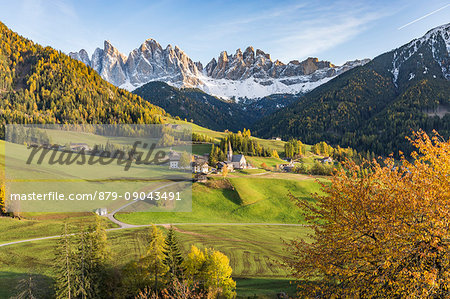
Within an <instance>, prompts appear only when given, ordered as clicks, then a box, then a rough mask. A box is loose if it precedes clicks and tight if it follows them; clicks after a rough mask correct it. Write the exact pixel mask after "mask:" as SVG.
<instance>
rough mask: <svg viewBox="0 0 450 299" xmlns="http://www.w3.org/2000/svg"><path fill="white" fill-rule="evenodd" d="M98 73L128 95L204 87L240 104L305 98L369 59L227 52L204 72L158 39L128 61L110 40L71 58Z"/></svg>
mask: <svg viewBox="0 0 450 299" xmlns="http://www.w3.org/2000/svg"><path fill="white" fill-rule="evenodd" d="M69 56H71V57H72V58H74V59H77V60H79V61H81V62H83V63H85V64H86V65H88V66H90V67H92V68H93V69H94V70H95V71H97V72H98V73H99V74H100V76H102V78H103V79H105V80H107V81H108V82H110V83H112V84H114V85H116V86H118V87H121V88H125V89H128V90H134V89H136V88H137V87H140V86H142V85H144V84H146V83H148V82H152V81H162V82H165V83H168V84H169V85H172V86H175V87H190V88H199V89H201V90H203V91H204V92H206V93H208V94H211V95H214V96H218V97H222V98H227V99H231V98H235V99H244V98H247V99H255V98H262V97H265V96H268V95H271V94H283V93H287V94H298V93H304V92H307V91H309V90H312V89H314V88H315V87H317V86H319V85H321V84H323V83H325V82H327V81H328V80H330V79H331V78H333V77H335V76H337V75H339V74H341V73H343V72H345V71H347V70H349V69H351V68H353V67H355V66H359V65H363V64H365V63H367V62H368V61H369V60H368V59H364V60H355V61H351V62H347V63H345V64H344V65H342V66H335V65H333V64H332V63H330V62H328V61H319V60H318V59H317V58H308V59H306V60H304V61H301V62H300V61H297V60H293V61H291V62H289V63H287V64H284V63H282V62H280V61H279V60H276V61H272V60H271V58H270V55H269V54H266V53H265V52H263V51H262V50H259V49H257V50H256V51H255V50H254V48H253V47H248V48H247V49H246V50H245V51H244V52H242V51H241V50H240V49H238V50H237V51H236V53H235V54H234V55H228V53H227V52H226V51H223V52H222V53H221V54H220V55H219V57H218V58H217V60H216V59H215V58H213V59H212V60H211V61H210V62H209V63H208V64H207V65H206V66H205V67H203V65H202V64H201V63H200V62H194V61H192V59H191V58H190V57H189V56H188V55H187V54H186V53H185V52H183V51H182V50H181V49H180V48H179V47H177V46H175V47H172V46H171V45H168V46H167V47H166V48H163V47H161V45H160V44H159V43H158V42H157V41H155V40H154V39H148V40H146V41H145V42H144V43H143V44H142V45H141V46H140V47H139V48H136V49H134V50H133V51H131V53H130V54H129V55H128V56H125V55H123V54H122V53H120V52H119V51H118V50H117V49H116V48H115V47H114V46H113V45H112V44H111V43H110V42H109V41H105V42H104V47H103V49H100V48H97V49H96V50H95V51H94V53H93V54H92V57H91V58H89V55H88V54H87V52H86V51H85V50H84V49H82V50H80V51H79V52H71V53H69Z"/></svg>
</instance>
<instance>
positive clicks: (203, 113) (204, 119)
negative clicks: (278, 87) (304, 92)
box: [133, 81, 299, 132]
mask: <svg viewBox="0 0 450 299" xmlns="http://www.w3.org/2000/svg"><path fill="white" fill-rule="evenodd" d="M133 93H135V94H137V95H139V96H141V97H142V98H143V99H145V100H148V101H149V102H150V103H152V104H154V105H157V106H159V107H162V108H163V109H165V110H166V111H167V112H168V113H170V114H172V115H176V116H179V117H180V118H181V119H185V118H186V119H187V120H188V121H190V120H192V121H193V122H194V123H196V124H198V125H200V126H204V127H207V128H209V129H212V130H217V131H224V130H226V129H228V130H231V131H234V132H236V131H239V130H243V129H244V128H248V127H250V126H251V125H253V124H254V123H255V122H256V121H257V120H259V119H261V118H262V117H264V116H266V115H269V114H271V113H273V112H275V111H276V110H277V109H278V108H279V107H283V106H286V105H288V104H290V103H292V102H294V101H295V100H296V99H297V98H298V97H299V95H291V94H280V95H271V96H267V97H264V98H262V99H258V100H248V101H241V102H238V103H236V102H233V101H225V100H222V99H219V98H216V97H214V96H211V95H209V94H207V93H205V92H203V91H201V90H200V89H194V88H181V89H180V88H176V87H173V86H170V85H168V84H166V83H164V82H159V81H155V82H149V83H147V84H145V85H143V86H141V87H139V88H137V89H136V90H134V91H133Z"/></svg>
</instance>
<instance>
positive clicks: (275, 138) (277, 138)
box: [270, 137, 281, 141]
mask: <svg viewBox="0 0 450 299" xmlns="http://www.w3.org/2000/svg"><path fill="white" fill-rule="evenodd" d="M270 140H277V141H281V137H272V138H270Z"/></svg>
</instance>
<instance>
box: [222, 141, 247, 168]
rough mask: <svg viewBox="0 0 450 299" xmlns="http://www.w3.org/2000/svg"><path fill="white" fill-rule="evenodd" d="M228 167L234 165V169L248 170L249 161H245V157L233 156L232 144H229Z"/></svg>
mask: <svg viewBox="0 0 450 299" xmlns="http://www.w3.org/2000/svg"><path fill="white" fill-rule="evenodd" d="M226 163H227V164H228V165H230V164H231V165H233V169H246V168H247V160H245V156H244V155H233V149H232V148H231V143H230V142H228V153H227V161H226Z"/></svg>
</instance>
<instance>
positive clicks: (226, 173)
mask: <svg viewBox="0 0 450 299" xmlns="http://www.w3.org/2000/svg"><path fill="white" fill-rule="evenodd" d="M228 172H229V170H228V166H227V165H226V164H225V165H223V167H222V176H223V177H224V178H225V177H226V176H227V175H228Z"/></svg>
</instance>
